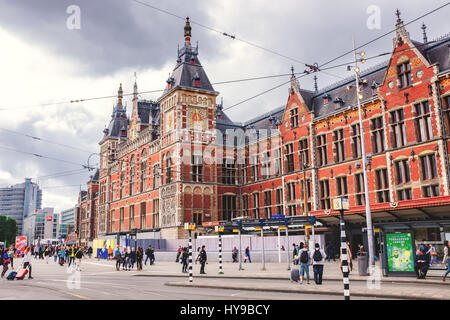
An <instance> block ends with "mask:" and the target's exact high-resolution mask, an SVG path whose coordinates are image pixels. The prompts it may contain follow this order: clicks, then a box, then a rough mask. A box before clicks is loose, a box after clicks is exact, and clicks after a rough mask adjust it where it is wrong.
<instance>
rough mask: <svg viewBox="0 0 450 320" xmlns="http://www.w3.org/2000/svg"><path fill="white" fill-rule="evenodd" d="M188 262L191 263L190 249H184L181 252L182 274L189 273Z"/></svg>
mask: <svg viewBox="0 0 450 320" xmlns="http://www.w3.org/2000/svg"><path fill="white" fill-rule="evenodd" d="M188 261H189V250H188V248H183V249H182V251H181V263H182V266H181V272H182V273H187V272H188V271H187V267H188Z"/></svg>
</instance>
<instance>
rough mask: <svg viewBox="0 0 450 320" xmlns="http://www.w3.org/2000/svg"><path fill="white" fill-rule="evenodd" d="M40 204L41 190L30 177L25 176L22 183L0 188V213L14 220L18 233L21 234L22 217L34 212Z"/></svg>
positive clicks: (39, 207)
mask: <svg viewBox="0 0 450 320" xmlns="http://www.w3.org/2000/svg"><path fill="white" fill-rule="evenodd" d="M41 205H42V190H41V189H40V188H39V186H38V185H37V184H36V183H34V182H31V179H30V178H26V179H25V182H24V183H19V184H16V185H13V186H10V187H7V188H0V215H4V216H8V217H11V218H13V219H15V220H16V222H17V228H18V232H19V233H18V234H22V229H23V220H24V218H26V217H28V216H29V215H31V214H33V213H36V210H39V209H41Z"/></svg>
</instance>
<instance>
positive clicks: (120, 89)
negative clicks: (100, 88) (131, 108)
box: [117, 84, 123, 107]
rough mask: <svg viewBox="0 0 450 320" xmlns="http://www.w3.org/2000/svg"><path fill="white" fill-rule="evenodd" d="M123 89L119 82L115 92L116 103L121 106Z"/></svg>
mask: <svg viewBox="0 0 450 320" xmlns="http://www.w3.org/2000/svg"><path fill="white" fill-rule="evenodd" d="M122 99H123V90H122V84H120V87H119V91H118V92H117V105H118V106H121V107H122Z"/></svg>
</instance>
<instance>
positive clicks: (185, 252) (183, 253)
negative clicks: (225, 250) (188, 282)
mask: <svg viewBox="0 0 450 320" xmlns="http://www.w3.org/2000/svg"><path fill="white" fill-rule="evenodd" d="M207 260H208V257H207V255H206V246H202V247H201V248H200V247H198V248H197V257H196V258H195V263H196V264H197V262H199V263H200V274H206V272H205V264H206V263H207V262H206V261H207ZM175 262H179V263H181V265H182V266H181V272H182V273H187V272H188V271H187V268H188V265H189V249H188V248H187V247H184V248H182V247H181V246H180V247H179V248H178V251H177V257H176V258H175Z"/></svg>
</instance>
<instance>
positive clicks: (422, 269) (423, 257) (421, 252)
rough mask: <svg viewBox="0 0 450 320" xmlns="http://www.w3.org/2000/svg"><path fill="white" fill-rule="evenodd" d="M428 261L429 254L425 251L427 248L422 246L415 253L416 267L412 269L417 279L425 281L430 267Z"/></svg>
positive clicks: (429, 258)
mask: <svg viewBox="0 0 450 320" xmlns="http://www.w3.org/2000/svg"><path fill="white" fill-rule="evenodd" d="M430 260H431V256H430V253H429V251H428V250H427V247H426V246H425V245H424V244H422V245H421V246H420V248H419V249H417V252H416V265H415V268H414V269H415V272H416V275H417V279H425V277H426V275H427V272H428V267H429V265H430Z"/></svg>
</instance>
